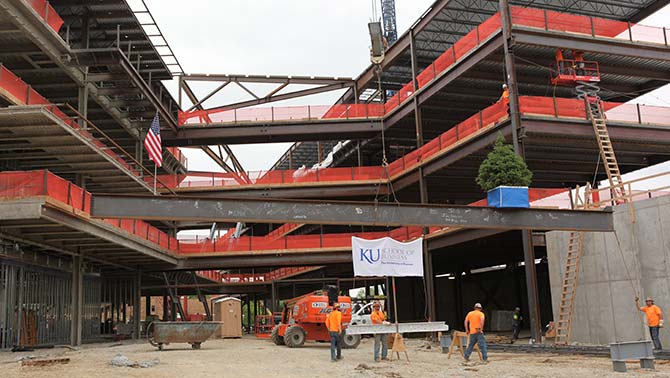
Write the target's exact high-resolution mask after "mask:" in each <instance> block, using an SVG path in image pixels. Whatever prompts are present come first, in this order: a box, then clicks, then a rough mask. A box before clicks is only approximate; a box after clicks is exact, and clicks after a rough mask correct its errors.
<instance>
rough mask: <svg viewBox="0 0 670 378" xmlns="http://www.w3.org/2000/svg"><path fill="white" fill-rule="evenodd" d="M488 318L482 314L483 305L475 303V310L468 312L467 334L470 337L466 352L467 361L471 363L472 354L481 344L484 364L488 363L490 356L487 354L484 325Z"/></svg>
mask: <svg viewBox="0 0 670 378" xmlns="http://www.w3.org/2000/svg"><path fill="white" fill-rule="evenodd" d="M485 321H486V317H485V316H484V313H483V312H482V305H481V304H479V303H475V309H474V310H472V311H470V312H468V315H467V316H466V317H465V333H467V334H468V335H469V341H468V347H467V349H466V350H465V356H464V357H465V361H470V354H472V350H473V349H474V347H475V344H479V350H480V351H481V352H482V359H483V360H484V362H487V361H488V355H487V353H486V339H485V338H484V323H485Z"/></svg>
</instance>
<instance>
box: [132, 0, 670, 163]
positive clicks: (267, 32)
mask: <svg viewBox="0 0 670 378" xmlns="http://www.w3.org/2000/svg"><path fill="white" fill-rule="evenodd" d="M133 1H136V0H130V1H129V2H130V3H131V6H132V2H133ZM432 2H433V0H396V13H397V21H398V34H399V35H400V34H402V33H403V32H404V31H406V30H407V29H408V28H409V26H410V25H411V24H412V23H413V22H414V21H416V20H417V19H418V18H419V17H420V15H421V14H422V13H423V12H424V11H425V10H426V9H427V8H428V7H429V6H430V5H431V4H432ZM146 3H147V6H148V7H149V9H150V10H151V12H152V14H153V16H154V18H155V19H156V22H157V23H158V25H159V26H160V27H161V29H162V31H163V34H164V35H165V37H166V39H167V40H168V42H169V43H170V45H171V46H172V49H173V50H174V52H175V55H176V56H177V58H178V59H179V61H180V63H181V65H182V67H183V68H184V70H185V71H186V73H216V74H262V75H265V74H276V75H307V76H313V75H314V76H316V75H320V76H340V77H356V76H357V75H359V74H360V73H361V72H362V70H363V69H364V68H365V67H367V66H368V65H369V53H368V46H369V36H368V30H367V22H368V21H369V20H370V18H371V16H372V4H373V3H372V2H371V1H368V0H337V1H325V0H282V1H276V0H254V1H248V0H225V1H220V0H219V1H215V0H191V1H189V2H188V6H186V7H185V6H184V3H185V2H184V1H180V0H146ZM375 3H376V7H377V10H378V13H379V5H378V4H379V0H375ZM667 20H670V6H669V7H665V8H664V9H663V10H661V11H659V12H657V13H656V14H655V15H653V16H652V17H650V18H649V19H647V20H645V22H644V23H645V24H649V25H657V26H670V25H668V23H669V22H668V21H667ZM166 85H167V86H168V87H169V88H170V89H171V90H173V91H174V93H175V98H176V84H175V83H166ZM213 87H214V86H212V85H210V86H206V85H201V86H196V87H195V88H194V90H195V91H196V92H200V93H198V94H199V95H200V96H202V95H204V93H205V91H206V90H207V89H212V88H213ZM252 88H254V89H259V92H261V93H262V92H263V90H262V89H265V87H264V86H262V85H259V86H256V87H252ZM268 90H269V89H268ZM340 94H341V92H332V93H330V94H324V95H319V96H312V97H311V98H309V99H308V101H307V102H305V101H304V100H302V102H301V103H302V104H307V103H309V104H312V105H322V104H331V103H332V102H333V101H334V100H335V99H336V98H337V97H339V95H340ZM249 98H250V97H249V96H248V95H246V94H245V93H244V92H242V90H241V89H237V88H234V87H232V86H229V87H227V88H225V89H224V90H223V91H222V94H221V95H219V96H215V97H213V98H212V99H211V101H210V102H208V103H205V106H208V105H209V106H213V105H216V104H217V102H218V104H220V103H221V101H227V102H229V101H240V100H246V99H249ZM639 102H641V103H646V104H655V105H663V106H670V91H669V90H668V88H667V86H666V88H664V89H662V90H659V91H655V92H654V93H652V94H650V95H647V96H644V97H643V98H641V99H640V100H639ZM284 104H296V102H285V103H279V104H277V105H279V106H280V105H284ZM288 146H290V144H287V143H283V144H260V145H243V146H239V145H236V146H232V148H233V150H234V152H235V154H236V155H237V157H238V158H239V159H240V161H241V162H242V165H243V166H244V167H245V169H246V170H261V169H268V168H269V167H270V166H271V165H272V164H273V163H274V162H275V161H276V160H277V158H278V157H279V156H281V155H282V154H283V153H284V151H285V150H286V148H287V147H288ZM185 153H186V155H187V157H188V158H189V168H190V169H192V170H208V171H220V169H219V168H218V166H217V165H216V164H215V163H213V162H211V160H209V158H207V157H206V156H205V155H204V153H201V152H199V150H192V149H185Z"/></svg>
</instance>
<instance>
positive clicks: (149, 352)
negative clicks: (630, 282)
mask: <svg viewBox="0 0 670 378" xmlns="http://www.w3.org/2000/svg"><path fill="white" fill-rule="evenodd" d="M406 343H407V346H408V353H409V358H410V360H411V362H410V363H408V362H406V361H405V360H404V359H403V360H401V361H391V362H389V361H384V362H379V363H375V362H373V361H372V340H371V339H364V340H363V342H362V343H361V345H360V346H359V347H358V349H355V350H344V351H343V356H344V359H343V360H342V361H339V362H337V363H332V362H330V355H329V349H328V345H327V344H318V343H308V344H307V345H306V346H305V347H303V348H299V349H289V348H287V347H285V346H276V345H274V344H272V343H271V342H270V341H267V340H257V339H254V338H244V339H236V340H209V341H207V342H206V343H204V344H203V345H202V349H201V350H192V349H191V348H190V346H189V345H188V344H172V345H169V346H167V347H166V350H165V351H162V352H159V351H157V349H156V348H153V347H152V346H151V345H149V344H148V343H144V342H136V343H134V342H124V343H123V344H122V345H119V344H118V343H117V344H111V343H108V344H94V345H88V346H84V347H82V348H80V349H79V350H69V349H44V350H37V351H34V352H23V353H11V352H2V353H0V371H2V374H0V376H1V377H25V378H30V377H35V378H37V377H39V378H48V377H57V378H65V377H114V378H118V377H142V378H147V377H175V378H186V377H217V378H219V377H235V378H252V377H253V378H256V377H272V378H274V377H287V378H288V377H291V378H294V377H324V376H329V375H330V376H332V375H336V376H337V377H358V378H368V377H370V378H377V377H382V378H400V377H405V378H418V377H421V378H427V377H519V378H521V377H524V378H525V377H569V378H575V377H590V378H593V377H597V378H603V377H617V378H624V377H669V378H670V361H657V364H656V368H657V370H656V371H646V370H641V369H640V368H639V365H636V364H632V363H631V364H628V373H626V374H622V373H614V372H613V371H612V367H611V363H610V361H609V359H608V358H598V357H581V356H558V355H552V354H515V353H491V354H490V356H489V361H490V362H489V363H488V364H480V363H478V362H477V360H478V358H477V357H476V356H475V355H473V359H472V360H473V361H474V362H472V363H471V364H470V365H467V366H466V365H464V364H463V359H462V358H461V357H460V356H453V357H452V358H451V359H447V356H446V354H441V353H440V352H439V348H438V347H437V346H436V345H432V346H431V345H430V344H428V343H427V342H425V341H419V340H408V341H407V342H406ZM118 353H121V354H123V355H124V356H126V357H128V358H129V359H130V360H133V361H151V360H154V359H156V358H158V359H159V360H160V362H159V363H158V364H157V365H155V366H152V367H148V368H132V367H116V366H112V365H111V364H110V361H111V359H112V358H114V356H116V355H117V354H118ZM25 356H36V357H45V356H49V357H69V358H70V363H69V364H66V365H54V366H46V367H31V366H21V364H20V362H19V361H18V359H20V358H22V357H25ZM666 362H669V363H668V364H666Z"/></svg>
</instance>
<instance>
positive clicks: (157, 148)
mask: <svg viewBox="0 0 670 378" xmlns="http://www.w3.org/2000/svg"><path fill="white" fill-rule="evenodd" d="M144 148H146V149H147V153H148V154H149V159H151V160H153V161H154V163H155V164H156V166H157V167H160V166H161V165H163V148H162V147H161V125H160V117H159V116H158V113H156V115H155V116H154V119H153V121H151V127H149V131H148V132H147V136H146V138H144Z"/></svg>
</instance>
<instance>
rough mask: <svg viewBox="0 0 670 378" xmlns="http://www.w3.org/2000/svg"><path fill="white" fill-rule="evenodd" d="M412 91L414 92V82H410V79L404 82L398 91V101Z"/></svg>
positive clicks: (407, 96)
mask: <svg viewBox="0 0 670 378" xmlns="http://www.w3.org/2000/svg"><path fill="white" fill-rule="evenodd" d="M413 93H414V84H412V82H411V81H410V82H409V83H408V84H406V85H405V86H404V87H402V88H401V89H400V92H398V99H399V100H400V102H404V101H405V100H407V99H408V98H409V97H410V96H411V95H412V94H413Z"/></svg>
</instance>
